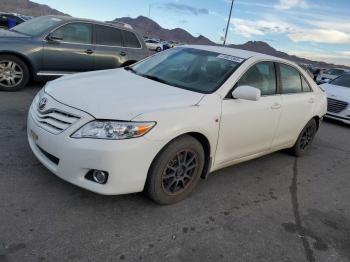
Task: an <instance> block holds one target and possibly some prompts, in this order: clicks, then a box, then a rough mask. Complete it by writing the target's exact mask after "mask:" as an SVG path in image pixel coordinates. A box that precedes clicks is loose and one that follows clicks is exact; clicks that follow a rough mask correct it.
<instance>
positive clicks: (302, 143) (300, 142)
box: [291, 119, 317, 157]
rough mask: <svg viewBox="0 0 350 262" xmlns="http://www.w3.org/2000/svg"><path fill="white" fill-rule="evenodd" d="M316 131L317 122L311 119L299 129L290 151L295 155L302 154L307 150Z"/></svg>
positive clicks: (299, 155)
mask: <svg viewBox="0 0 350 262" xmlns="http://www.w3.org/2000/svg"><path fill="white" fill-rule="evenodd" d="M316 132H317V123H316V121H315V119H311V120H310V121H309V122H308V123H307V124H306V126H305V127H304V128H303V130H302V131H301V133H300V135H299V137H298V139H297V141H296V142H295V144H294V146H293V147H292V148H291V153H292V154H293V155H295V156H297V157H301V156H304V155H305V154H306V153H307V151H308V150H309V148H310V146H311V144H312V141H313V140H314V138H315V135H316Z"/></svg>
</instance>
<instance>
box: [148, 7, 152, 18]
mask: <svg viewBox="0 0 350 262" xmlns="http://www.w3.org/2000/svg"><path fill="white" fill-rule="evenodd" d="M148 18H151V4H149V5H148Z"/></svg>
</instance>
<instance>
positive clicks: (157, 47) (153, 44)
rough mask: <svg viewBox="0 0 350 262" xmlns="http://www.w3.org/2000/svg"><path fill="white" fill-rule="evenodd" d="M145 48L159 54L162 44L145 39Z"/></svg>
mask: <svg viewBox="0 0 350 262" xmlns="http://www.w3.org/2000/svg"><path fill="white" fill-rule="evenodd" d="M145 43H146V46H147V47H148V49H149V50H153V51H156V52H160V51H162V50H163V44H162V43H161V42H159V41H157V40H154V39H146V40H145Z"/></svg>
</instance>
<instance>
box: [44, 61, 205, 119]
mask: <svg viewBox="0 0 350 262" xmlns="http://www.w3.org/2000/svg"><path fill="white" fill-rule="evenodd" d="M45 92H46V93H47V94H49V95H50V96H51V97H53V98H54V99H56V100H57V101H59V102H61V103H64V104H66V105H68V106H71V107H74V108H77V109H80V110H83V111H85V112H87V113H89V114H91V115H92V116H94V117H95V118H98V119H115V120H131V119H133V118H135V117H136V116H138V115H140V114H142V113H146V112H150V111H159V110H166V109H172V108H178V107H186V106H193V105H195V104H197V103H198V102H199V101H200V100H201V98H202V97H203V96H204V95H203V94H200V93H196V92H192V91H188V90H184V89H181V88H177V87H173V86H169V85H165V84H162V83H159V82H156V81H153V80H150V79H147V78H144V77H141V76H139V75H136V74H134V73H132V72H130V71H126V70H124V69H122V68H120V69H113V70H104V71H95V72H89V73H81V74H75V75H71V76H65V77H62V78H60V79H57V80H55V81H52V82H50V83H49V84H48V85H46V87H45ZM152 120H154V119H152Z"/></svg>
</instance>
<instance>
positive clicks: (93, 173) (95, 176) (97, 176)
mask: <svg viewBox="0 0 350 262" xmlns="http://www.w3.org/2000/svg"><path fill="white" fill-rule="evenodd" d="M85 178H86V179H89V180H91V181H94V182H96V183H98V184H106V183H107V180H108V172H106V171H102V170H90V171H89V172H88V173H87V174H86V176H85Z"/></svg>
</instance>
